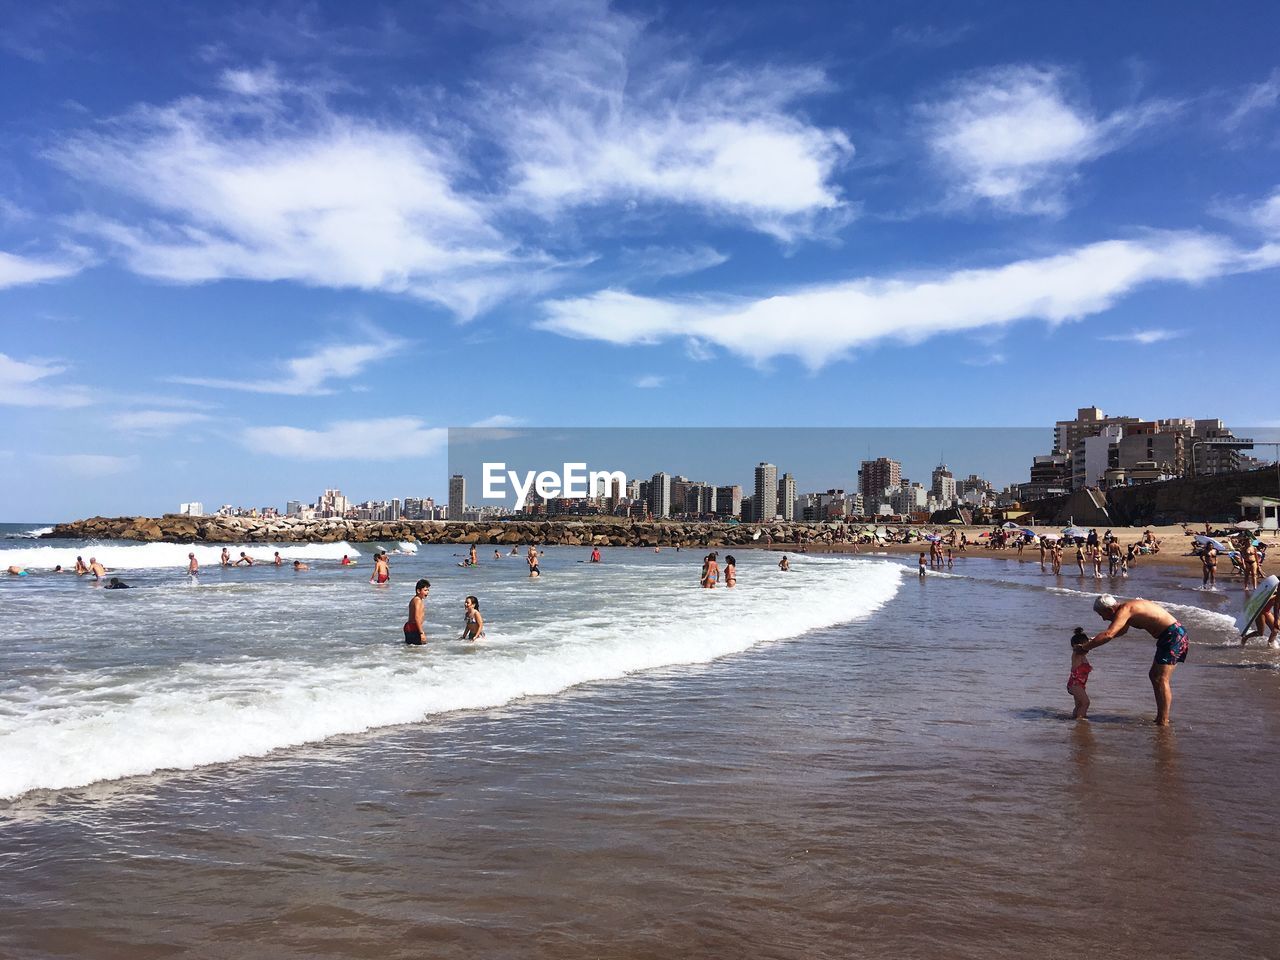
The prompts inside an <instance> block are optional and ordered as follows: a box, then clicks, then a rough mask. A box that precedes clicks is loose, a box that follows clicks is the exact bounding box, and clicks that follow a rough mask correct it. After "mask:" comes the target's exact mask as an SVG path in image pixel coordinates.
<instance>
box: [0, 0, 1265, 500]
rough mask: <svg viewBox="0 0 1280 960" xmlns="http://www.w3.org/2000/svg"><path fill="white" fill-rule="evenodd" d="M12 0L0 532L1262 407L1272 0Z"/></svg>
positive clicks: (1247, 419) (1256, 418)
mask: <svg viewBox="0 0 1280 960" xmlns="http://www.w3.org/2000/svg"><path fill="white" fill-rule="evenodd" d="M0 10H3V13H2V14H0V20H2V23H0V27H3V29H0V71H2V75H3V76H4V78H5V82H4V83H3V84H0V125H2V129H3V136H2V137H0V406H2V407H3V409H2V410H0V415H2V419H0V424H2V425H0V483H3V485H4V489H5V491H6V496H5V498H4V506H3V509H2V510H0V513H2V514H3V516H4V518H6V519H8V518H14V519H27V518H30V519H42V518H65V517H71V516H78V515H84V514H92V513H156V512H160V511H164V510H172V509H174V508H175V507H176V506H177V504H178V502H180V501H184V500H193V499H195V500H202V501H204V502H205V503H206V505H216V504H218V503H222V502H232V503H238V504H246V505H263V504H276V505H283V503H284V501H285V500H286V499H302V500H310V499H313V498H314V497H315V496H316V495H317V494H318V493H319V491H320V490H321V489H323V488H325V487H332V486H340V487H341V488H342V489H343V490H344V492H346V493H347V494H348V495H350V496H352V497H355V498H357V499H365V498H383V497H392V496H401V497H403V496H432V495H434V496H436V497H437V498H440V499H443V498H444V495H445V493H446V486H445V481H446V477H445V471H446V463H445V433H444V428H446V427H449V426H466V425H476V424H480V425H497V426H508V425H528V426H613V425H630V426H712V425H724V426H757V425H758V426H785V425H801V426H821V425H827V426H835V425H861V426H871V425H886V426H975V425H1010V426H1041V427H1044V429H1045V438H1046V442H1045V447H1046V449H1047V447H1048V446H1049V444H1050V442H1051V439H1050V438H1051V433H1050V427H1051V425H1052V422H1053V421H1054V420H1055V419H1058V418H1061V417H1067V416H1070V415H1071V414H1072V413H1073V411H1074V409H1075V408H1076V407H1077V406H1083V405H1087V404H1090V403H1096V404H1098V405H1099V406H1101V407H1103V408H1104V409H1105V410H1107V411H1108V412H1114V413H1125V414H1130V415H1136V416H1147V417H1157V416H1197V417H1201V416H1220V417H1223V418H1224V419H1226V420H1227V421H1228V422H1229V423H1232V424H1236V425H1248V424H1264V423H1267V422H1269V421H1274V420H1275V411H1274V405H1273V404H1271V403H1270V393H1269V391H1268V390H1267V388H1266V386H1265V383H1266V382H1267V381H1268V380H1269V379H1270V378H1271V377H1270V373H1269V368H1268V362H1269V361H1268V360H1267V359H1266V358H1267V357H1268V356H1269V354H1270V353H1273V352H1274V335H1275V331H1276V329H1277V324H1276V320H1275V314H1274V309H1275V308H1274V304H1275V303H1276V302H1277V301H1278V300H1280V298H1278V297H1277V293H1280V290H1278V284H1277V267H1278V266H1280V169H1278V168H1277V163H1276V160H1277V156H1278V155H1280V124H1278V122H1277V121H1278V120H1280V62H1278V60H1280V58H1278V57H1277V54H1276V51H1275V44H1274V37H1275V36H1276V35H1277V28H1280V9H1278V8H1276V7H1274V6H1273V5H1268V4H1240V5H1214V6H1212V7H1205V6H1204V5H1202V4H1193V3H1182V4H1178V3H1173V4H1163V5H1160V8H1159V13H1158V15H1156V14H1155V13H1153V10H1154V8H1152V7H1150V6H1146V5H1142V6H1139V5H1132V6H1130V5H1120V6H1118V7H1117V6H1116V5H1114V4H1101V3H1074V4H1070V5H1066V4H1064V5H1056V6H1050V5H1046V4H1021V3H970V4H963V5H961V4H945V3H901V4H872V3H866V4H847V3H831V4H826V3H808V4H805V3H800V4H790V5H780V4H773V3H769V4H765V3H761V4H752V3H725V4H672V5H666V6H658V5H650V4H630V3H628V4H616V5H608V4H603V3H591V2H549V3H501V2H482V3H475V4H447V5H446V4H441V5H437V6H436V7H434V8H432V7H428V6H427V5H423V4H404V5H402V6H400V5H395V4H360V5H350V6H346V5H339V4H311V3H308V4H285V5H244V6H235V5H230V4H227V5H191V6H188V7H185V8H183V7H180V6H177V5H162V4H138V3H135V4H120V5H113V4H110V3H98V2H77V3H57V2H54V3H49V4H42V5H36V6H35V9H33V10H28V9H26V7H25V6H23V5H19V4H16V3H6V4H3V6H0ZM1267 335H1269V336H1270V344H1267V343H1266V341H1265V340H1264V339H1263V338H1264V337H1266V336H1267ZM1255 352H1257V353H1258V355H1259V359H1260V360H1261V361H1262V369H1261V372H1260V373H1254V374H1251V376H1253V377H1257V376H1261V378H1262V380H1261V381H1257V380H1255V381H1253V385H1250V386H1248V387H1246V388H1245V389H1240V388H1239V387H1238V386H1237V381H1236V378H1237V377H1238V376H1239V374H1240V368H1239V364H1240V361H1241V360H1242V359H1247V358H1250V357H1251V356H1252V354H1253V353H1255ZM1259 382H1260V383H1262V384H1264V385H1261V386H1259V385H1257V384H1258V383H1259ZM886 452H890V451H886ZM744 459H745V461H746V467H745V469H746V470H749V467H750V464H751V463H754V461H755V460H756V459H758V456H756V455H754V454H752V453H751V452H750V451H745V452H744ZM951 459H959V457H954V458H951ZM674 469H678V467H677V468H674ZM799 479H800V485H801V487H802V488H804V487H806V486H807V484H806V483H805V478H803V477H800V478H799ZM1005 479H1019V478H1016V477H1011V478H1005ZM849 483H850V485H851V484H852V478H850V481H849Z"/></svg>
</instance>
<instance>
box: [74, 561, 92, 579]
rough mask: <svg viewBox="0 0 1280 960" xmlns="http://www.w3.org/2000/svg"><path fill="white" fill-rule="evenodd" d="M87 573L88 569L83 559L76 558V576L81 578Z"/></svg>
mask: <svg viewBox="0 0 1280 960" xmlns="http://www.w3.org/2000/svg"><path fill="white" fill-rule="evenodd" d="M88 572H89V567H88V565H87V564H86V563H85V562H84V557H76V576H78V577H83V576H84V575H85V574H86V573H88Z"/></svg>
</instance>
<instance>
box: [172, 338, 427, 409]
mask: <svg viewBox="0 0 1280 960" xmlns="http://www.w3.org/2000/svg"><path fill="white" fill-rule="evenodd" d="M404 345H405V342H404V341H403V340H401V339H399V338H398V337H393V336H391V335H389V334H386V333H383V332H381V331H379V330H376V329H373V328H371V327H363V328H361V329H360V331H359V332H358V333H357V334H355V335H353V337H352V338H351V342H347V343H341V344H330V345H329V346H324V347H319V348H317V349H315V350H314V351H312V352H311V353H309V354H306V355H304V356H301V357H294V358H292V359H289V360H283V361H281V362H280V365H279V366H280V372H279V374H278V375H277V376H275V377H272V378H269V379H266V380H225V379H219V378H216V377H170V378H168V379H169V380H170V382H172V383H184V384H189V385H191V386H197V387H214V388H219V389H225V390H245V391H249V392H251V393H272V394H281V395H284V396H294V397H298V396H318V395H321V394H327V393H333V388H332V387H331V386H330V381H331V380H349V379H351V378H352V377H356V376H359V375H360V374H361V373H363V372H364V369H365V367H367V366H369V364H371V363H375V362H376V361H378V360H384V359H386V358H387V357H389V356H391V355H392V354H393V353H395V352H396V351H397V350H400V349H401V348H403V347H404Z"/></svg>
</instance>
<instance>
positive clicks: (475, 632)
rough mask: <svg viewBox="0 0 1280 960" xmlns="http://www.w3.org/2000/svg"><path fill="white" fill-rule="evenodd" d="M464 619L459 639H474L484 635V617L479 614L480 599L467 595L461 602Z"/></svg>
mask: <svg viewBox="0 0 1280 960" xmlns="http://www.w3.org/2000/svg"><path fill="white" fill-rule="evenodd" d="M462 603H463V608H464V611H465V613H466V621H465V622H464V623H463V625H462V636H461V637H459V638H458V639H460V640H476V639H479V638H480V637H483V636H484V617H482V616H481V615H480V601H479V600H477V599H476V598H475V597H467V599H466V600H464V601H463V602H462Z"/></svg>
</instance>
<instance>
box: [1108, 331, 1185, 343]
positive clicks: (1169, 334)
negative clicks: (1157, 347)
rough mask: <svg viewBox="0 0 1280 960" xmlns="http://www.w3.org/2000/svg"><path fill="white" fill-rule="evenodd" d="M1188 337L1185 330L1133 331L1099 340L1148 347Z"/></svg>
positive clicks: (1110, 335) (1109, 335)
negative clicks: (1138, 344)
mask: <svg viewBox="0 0 1280 960" xmlns="http://www.w3.org/2000/svg"><path fill="white" fill-rule="evenodd" d="M1186 335H1187V331H1185V330H1161V329H1151V330H1131V331H1129V332H1128V333H1112V334H1108V335H1106V336H1103V337H1099V338H1098V339H1099V340H1110V341H1112V342H1114V343H1140V344H1142V345H1143V346H1147V345H1150V344H1153V343H1163V342H1164V341H1166V340H1176V339H1178V337H1185V336H1186Z"/></svg>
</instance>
